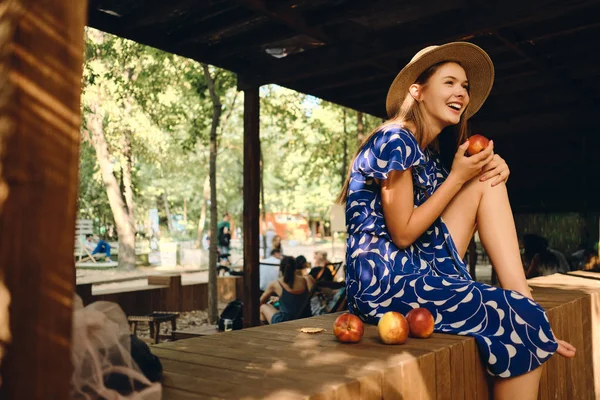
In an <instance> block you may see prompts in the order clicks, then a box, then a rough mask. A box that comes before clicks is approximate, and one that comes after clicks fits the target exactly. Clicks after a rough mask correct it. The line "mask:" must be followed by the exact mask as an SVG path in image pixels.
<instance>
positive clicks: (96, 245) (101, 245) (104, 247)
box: [84, 233, 111, 262]
mask: <svg viewBox="0 0 600 400" xmlns="http://www.w3.org/2000/svg"><path fill="white" fill-rule="evenodd" d="M84 246H85V248H86V249H88V250H90V251H91V252H92V256H93V255H94V254H98V253H105V254H106V262H111V259H110V245H109V244H108V243H107V242H105V241H104V240H102V239H98V242H95V241H94V235H92V234H91V233H88V234H87V235H85V243H84Z"/></svg>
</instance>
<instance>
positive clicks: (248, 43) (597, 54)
mask: <svg viewBox="0 0 600 400" xmlns="http://www.w3.org/2000/svg"><path fill="white" fill-rule="evenodd" d="M599 15H600V0H596V1H583V0H582V1H577V0H571V1H564V0H562V1H557V0H527V1H523V0H519V1H515V0H505V1H502V2H500V1H496V0H493V1H485V0H445V1H439V0H436V1H427V0H408V1H400V0H368V1H367V0H313V1H309V0H304V1H302V0H296V1H293V0H272V1H267V0H212V1H211V0H205V1H198V0H170V1H164V0H90V10H89V25H90V26H93V27H95V28H98V29H101V30H103V31H106V32H110V33H113V34H116V35H119V36H122V37H125V38H129V39H132V40H135V41H137V42H140V43H144V44H147V45H150V46H154V47H157V48H160V49H163V50H165V51H169V52H172V53H176V54H179V55H182V56H185V57H189V58H192V59H195V60H198V61H202V62H206V63H209V64H213V65H216V66H219V67H222V68H225V69H228V70H231V71H233V72H235V73H237V74H238V76H239V78H240V86H241V87H244V86H245V85H257V84H266V83H277V84H280V85H282V86H285V87H288V88H291V89H294V90H297V91H300V92H303V93H308V94H311V95H314V96H316V97H319V98H322V99H325V100H328V101H331V102H334V103H337V104H340V105H343V106H346V107H350V108H353V109H355V110H359V111H363V112H365V113H369V114H372V115H376V116H380V117H382V118H384V117H385V107H384V103H385V96H386V93H387V89H388V86H389V84H390V83H391V81H392V80H393V78H394V77H395V75H396V73H397V72H398V71H399V70H400V69H401V68H402V66H404V65H405V64H406V63H407V62H408V61H409V60H410V58H411V57H412V56H413V55H414V53H416V51H418V50H419V49H421V48H423V47H425V46H427V45H431V44H442V43H446V42H449V41H454V40H466V41H470V42H473V43H475V44H477V45H479V46H481V47H482V48H483V49H485V50H486V51H487V52H488V53H489V54H490V57H491V58H492V60H493V61H494V64H495V67H496V82H495V85H494V89H493V90H492V93H491V95H490V97H489V99H488V101H487V102H486V104H485V105H484V106H483V108H482V109H481V111H480V112H479V113H478V114H477V115H476V116H475V117H474V118H473V120H472V122H473V131H474V132H481V133H483V134H484V135H486V136H488V137H491V138H493V139H495V142H496V148H497V151H498V153H499V154H500V155H501V156H503V157H504V158H505V159H506V160H507V162H508V163H509V166H510V167H511V170H512V176H511V179H510V181H509V190H510V193H511V200H512V202H513V208H514V209H515V211H520V212H535V211H538V212H549V211H600V201H598V190H597V187H598V185H597V183H596V179H595V178H596V176H595V175H596V173H597V172H599V171H600V161H598V157H597V156H596V151H597V149H598V148H600V147H599V146H600V135H599V134H598V133H597V127H596V121H595V115H596V106H597V105H598V104H599V101H598V100H599V98H600V79H599V78H600V69H599V68H598V65H599V64H600V42H599V41H598V40H597V39H595V38H597V37H599V36H600V19H599V18H598V16H599ZM276 56H278V57H276ZM281 56H283V57H281Z"/></svg>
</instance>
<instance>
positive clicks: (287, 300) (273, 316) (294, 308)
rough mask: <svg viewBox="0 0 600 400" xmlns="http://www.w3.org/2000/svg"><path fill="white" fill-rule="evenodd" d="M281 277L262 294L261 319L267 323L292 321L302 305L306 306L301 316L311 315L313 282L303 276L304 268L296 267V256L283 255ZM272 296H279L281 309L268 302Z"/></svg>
mask: <svg viewBox="0 0 600 400" xmlns="http://www.w3.org/2000/svg"><path fill="white" fill-rule="evenodd" d="M279 268H280V271H281V278H279V279H277V280H275V281H273V282H271V283H270V284H269V286H268V287H267V290H265V292H264V293H263V294H262V296H260V320H261V322H263V323H266V324H276V323H278V322H284V321H291V320H293V319H295V318H296V317H297V316H298V314H299V313H300V310H301V308H302V307H305V310H303V311H304V312H303V313H302V314H301V315H300V318H306V317H310V316H311V313H310V307H306V306H307V304H308V297H309V295H310V291H311V289H312V282H311V281H309V280H308V279H306V278H305V277H303V276H302V269H297V268H296V260H295V259H294V257H283V258H282V259H281V265H280V267H279ZM271 296H278V297H279V311H278V310H277V309H276V308H275V307H273V306H272V305H271V304H267V302H268V301H269V300H270V299H271Z"/></svg>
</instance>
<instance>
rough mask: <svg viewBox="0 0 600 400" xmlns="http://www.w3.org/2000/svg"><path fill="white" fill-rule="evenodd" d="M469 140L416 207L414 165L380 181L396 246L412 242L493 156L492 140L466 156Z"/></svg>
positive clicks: (387, 221) (382, 200)
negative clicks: (433, 189) (443, 179)
mask: <svg viewBox="0 0 600 400" xmlns="http://www.w3.org/2000/svg"><path fill="white" fill-rule="evenodd" d="M468 144H469V142H465V143H464V144H463V145H461V146H460V147H459V148H458V150H457V152H456V155H455V157H454V162H453V163H452V171H451V172H450V174H449V175H448V178H447V179H446V180H445V181H444V183H442V184H441V185H440V187H439V188H438V189H437V190H436V191H435V193H433V195H432V196H431V197H430V198H428V199H427V200H426V201H425V202H424V203H423V204H421V205H420V206H418V207H417V208H415V207H414V201H413V196H414V194H413V190H414V188H413V181H412V168H409V169H407V170H404V171H396V170H394V171H391V172H390V173H389V174H388V179H386V180H383V181H381V183H380V184H381V203H382V206H383V215H384V218H385V224H386V226H387V228H388V231H389V232H390V235H391V237H392V241H393V242H394V244H395V245H396V246H398V247H399V248H401V249H404V248H406V247H408V246H410V245H411V244H413V243H414V242H415V241H416V240H417V238H419V236H421V235H422V234H423V232H425V230H426V229H427V228H429V227H430V226H431V225H432V224H433V222H434V221H435V220H436V219H437V218H438V217H439V216H440V215H441V214H442V211H444V209H445V208H446V206H447V205H448V204H449V203H450V201H451V200H452V198H453V197H454V196H455V195H456V194H457V193H458V192H459V191H460V189H461V188H462V186H463V185H464V184H465V183H466V182H467V181H468V180H469V179H471V178H473V177H475V176H476V175H477V174H479V173H480V172H481V169H482V168H483V167H484V166H485V165H486V164H487V163H488V162H490V161H491V160H492V158H493V156H494V154H493V144H492V142H490V144H489V145H488V147H487V148H486V149H485V150H483V151H482V152H481V153H479V154H476V155H474V156H471V157H466V156H465V151H466V150H467V147H468Z"/></svg>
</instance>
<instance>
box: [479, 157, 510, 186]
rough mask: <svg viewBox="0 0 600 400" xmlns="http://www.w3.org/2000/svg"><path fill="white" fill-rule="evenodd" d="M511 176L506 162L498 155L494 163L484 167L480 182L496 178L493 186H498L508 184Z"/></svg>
mask: <svg viewBox="0 0 600 400" xmlns="http://www.w3.org/2000/svg"><path fill="white" fill-rule="evenodd" d="M509 175H510V170H509V169H508V165H507V164H506V161H504V159H503V158H502V157H500V156H499V155H498V154H494V158H492V161H490V162H489V163H488V164H487V165H486V166H485V167H483V171H482V175H481V177H480V178H479V181H481V182H485V181H487V180H488V179H492V178H496V179H494V180H493V181H492V186H496V185H498V184H499V183H502V182H504V183H506V181H508V176H509Z"/></svg>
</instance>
